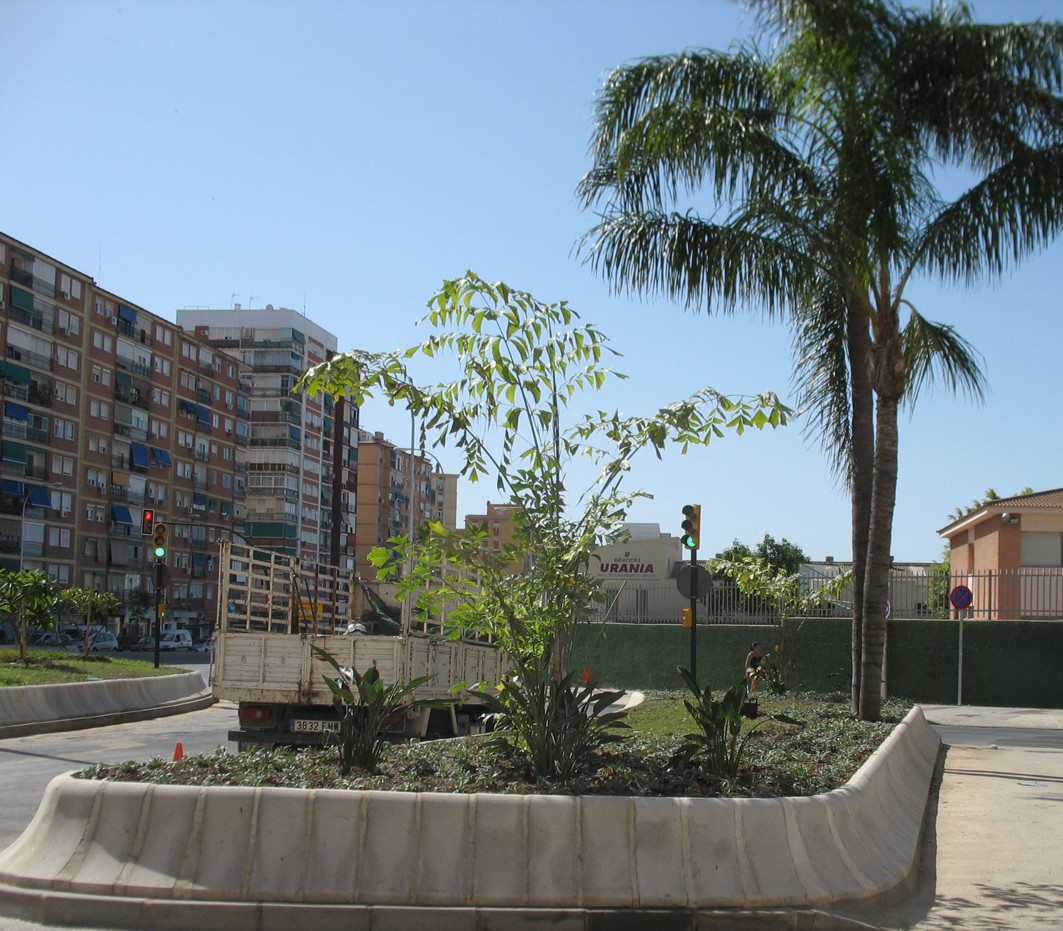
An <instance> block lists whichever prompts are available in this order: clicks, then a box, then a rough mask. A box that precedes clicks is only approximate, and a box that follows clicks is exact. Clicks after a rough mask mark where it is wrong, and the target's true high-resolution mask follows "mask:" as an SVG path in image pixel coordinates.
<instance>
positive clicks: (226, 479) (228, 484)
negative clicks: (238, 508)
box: [221, 472, 233, 488]
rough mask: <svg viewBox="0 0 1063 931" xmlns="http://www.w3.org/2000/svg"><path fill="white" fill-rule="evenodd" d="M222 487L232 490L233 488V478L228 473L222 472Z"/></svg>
mask: <svg viewBox="0 0 1063 931" xmlns="http://www.w3.org/2000/svg"><path fill="white" fill-rule="evenodd" d="M221 487H222V488H232V487H233V477H232V476H231V475H230V474H229V473H228V472H222V474H221Z"/></svg>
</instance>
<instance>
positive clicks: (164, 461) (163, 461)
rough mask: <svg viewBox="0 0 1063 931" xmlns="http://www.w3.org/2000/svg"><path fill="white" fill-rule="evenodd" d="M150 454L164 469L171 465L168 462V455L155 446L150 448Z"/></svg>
mask: <svg viewBox="0 0 1063 931" xmlns="http://www.w3.org/2000/svg"><path fill="white" fill-rule="evenodd" d="M151 454H152V456H154V457H155V461H156V462H157V463H158V464H159V465H160V466H162V467H163V468H164V469H168V468H170V466H171V465H172V463H171V462H170V454H169V453H168V452H166V450H165V449H159V448H158V447H157V446H152V447H151Z"/></svg>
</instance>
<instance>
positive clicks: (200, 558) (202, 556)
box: [192, 552, 207, 566]
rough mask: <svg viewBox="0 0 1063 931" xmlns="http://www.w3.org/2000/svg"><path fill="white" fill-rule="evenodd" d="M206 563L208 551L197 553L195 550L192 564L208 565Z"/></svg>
mask: <svg viewBox="0 0 1063 931" xmlns="http://www.w3.org/2000/svg"><path fill="white" fill-rule="evenodd" d="M206 563H207V554H206V553H195V552H194V553H192V565H193V566H204V565H206Z"/></svg>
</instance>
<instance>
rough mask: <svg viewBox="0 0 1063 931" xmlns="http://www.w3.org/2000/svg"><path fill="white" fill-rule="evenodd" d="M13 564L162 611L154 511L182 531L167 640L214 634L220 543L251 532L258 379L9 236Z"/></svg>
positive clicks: (6, 533) (144, 609)
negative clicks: (184, 632)
mask: <svg viewBox="0 0 1063 931" xmlns="http://www.w3.org/2000/svg"><path fill="white" fill-rule="evenodd" d="M0 328H2V332H0V338H2V339H3V343H4V347H5V349H4V358H3V361H2V364H0V375H2V382H3V393H4V412H3V413H4V419H3V447H2V460H0V470H2V485H0V492H2V494H0V565H2V566H3V568H6V569H12V570H13V569H20V568H25V569H43V570H44V571H46V572H47V573H48V574H49V575H50V576H51V577H52V578H53V579H55V580H56V581H57V582H59V583H60V584H63V585H68V586H76V587H83V588H91V589H95V590H101V591H103V590H106V591H111V592H114V593H115V594H116V595H118V596H119V598H120V599H121V601H122V605H123V607H122V612H121V615H120V620H119V630H118V632H119V633H120V634H124V635H129V636H133V635H135V634H137V633H139V632H142V631H146V629H147V626H146V625H147V622H148V618H149V617H150V616H153V613H154V602H155V598H154V590H155V584H154V573H153V565H152V563H153V559H152V557H151V556H150V555H149V547H148V545H147V544H148V540H147V539H146V538H145V537H144V536H143V535H142V533H141V526H142V518H143V512H144V510H145V509H150V510H152V511H153V512H154V515H155V520H156V522H164V523H166V524H167V527H168V530H169V538H168V552H167V557H166V564H167V577H166V581H165V585H166V587H165V590H164V592H163V599H164V602H165V607H164V613H165V615H166V621H167V625H168V626H173V625H175V624H181V625H182V626H187V627H189V628H190V629H191V630H192V631H193V632H194V633H196V634H201V633H204V634H205V633H206V632H207V631H209V629H210V628H211V626H212V625H213V621H214V617H215V612H216V593H217V583H216V578H217V572H216V571H215V567H214V565H213V563H214V561H215V556H214V554H215V552H216V548H217V541H218V540H219V539H220V538H223V537H231V536H234V535H237V536H238V535H240V534H241V533H242V532H243V519H244V515H245V498H246V494H247V447H248V440H249V435H250V426H249V422H250V415H251V409H250V404H249V398H248V396H247V394H246V392H245V390H244V389H243V387H242V386H243V385H244V384H245V383H246V376H247V373H246V371H245V367H244V366H243V365H242V364H241V363H240V361H239V360H238V359H237V358H234V357H232V356H230V355H227V354H226V353H224V352H219V351H216V350H214V349H213V348H212V347H210V346H209V345H207V344H206V343H204V342H203V341H202V340H199V339H197V338H195V336H194V335H192V334H186V333H183V332H182V331H181V330H180V328H179V327H177V326H176V325H175V324H174V323H172V322H170V321H167V320H164V319H163V318H161V317H159V316H157V315H155V314H153V313H151V312H150V311H147V310H145V309H144V308H141V307H138V306H137V305H136V304H134V303H132V302H131V301H129V300H128V299H125V298H122V297H120V296H118V295H116V294H114V293H111V292H109V291H106V290H104V289H103V288H101V287H99V286H98V285H97V284H96V282H95V281H94V280H93V279H92V278H91V277H90V276H88V275H86V274H85V273H83V272H79V271H77V270H76V269H74V268H72V267H70V266H67V265H64V264H63V263H61V262H59V261H56V260H55V259H53V258H51V257H50V256H48V255H46V254H44V253H42V252H41V251H40V250H37V249H34V248H33V247H31V246H28V245H26V244H25V243H22V242H19V241H17V240H15V239H13V238H11V237H9V236H7V235H4V234H2V233H0Z"/></svg>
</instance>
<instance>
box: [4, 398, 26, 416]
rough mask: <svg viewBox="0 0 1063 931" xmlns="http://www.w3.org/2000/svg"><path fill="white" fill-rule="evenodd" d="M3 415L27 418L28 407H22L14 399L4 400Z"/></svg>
mask: <svg viewBox="0 0 1063 931" xmlns="http://www.w3.org/2000/svg"><path fill="white" fill-rule="evenodd" d="M4 416H5V417H8V418H10V419H11V420H29V419H30V409H29V408H28V407H23V406H22V405H21V404H16V403H15V402H14V401H5V402H4Z"/></svg>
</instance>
